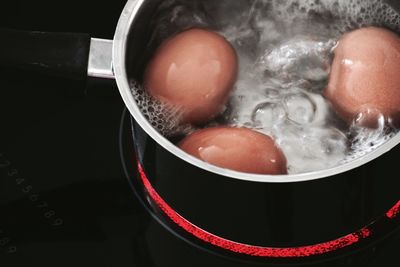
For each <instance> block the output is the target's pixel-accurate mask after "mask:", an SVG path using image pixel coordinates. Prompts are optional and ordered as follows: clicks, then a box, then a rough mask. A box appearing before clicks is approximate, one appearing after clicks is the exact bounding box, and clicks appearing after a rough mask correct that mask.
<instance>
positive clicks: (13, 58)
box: [0, 29, 114, 80]
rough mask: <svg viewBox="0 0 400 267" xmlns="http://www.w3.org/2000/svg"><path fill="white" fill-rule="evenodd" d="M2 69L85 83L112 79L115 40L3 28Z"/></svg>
mask: <svg viewBox="0 0 400 267" xmlns="http://www.w3.org/2000/svg"><path fill="white" fill-rule="evenodd" d="M0 36H1V41H0V66H2V67H6V68H15V69H22V70H28V71H35V72H39V73H43V74H47V75H51V76H58V77H63V78H68V79H74V80H85V79H86V78H87V76H88V74H89V76H93V77H101V78H113V76H114V75H113V72H112V63H111V58H112V55H111V50H112V41H110V40H102V39H94V38H93V39H91V38H90V36H89V34H85V33H49V32H39V31H20V30H11V29H0Z"/></svg>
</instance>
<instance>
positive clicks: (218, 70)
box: [144, 29, 238, 124]
mask: <svg viewBox="0 0 400 267" xmlns="http://www.w3.org/2000/svg"><path fill="white" fill-rule="evenodd" d="M237 68H238V62H237V56H236V52H235V50H234V49H233V47H232V46H231V45H230V43H229V42H228V41H227V40H225V38H224V37H222V36H221V35H219V34H217V33H215V32H212V31H208V30H204V29H190V30H187V31H184V32H181V33H179V34H177V35H175V36H173V37H171V38H170V39H168V40H166V41H165V42H164V43H163V44H162V45H161V46H160V47H159V48H158V49H157V51H156V52H155V54H154V56H153V58H152V60H151V61H150V63H149V64H148V66H147V69H146V71H145V76H144V85H145V87H146V89H147V91H148V92H149V93H150V95H152V96H153V97H155V98H156V99H158V100H160V101H161V102H162V103H166V104H168V105H172V106H173V107H176V108H178V109H179V111H180V112H181V115H182V117H181V120H182V122H183V123H193V124H201V123H204V122H206V121H208V120H210V119H212V118H214V117H215V116H216V115H217V114H218V113H220V112H221V111H222V110H223V109H224V107H225V104H226V102H227V100H228V96H229V93H230V91H231V89H232V87H233V85H234V82H235V80H236V75H237Z"/></svg>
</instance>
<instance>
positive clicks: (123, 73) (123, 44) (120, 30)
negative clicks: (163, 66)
mask: <svg viewBox="0 0 400 267" xmlns="http://www.w3.org/2000/svg"><path fill="white" fill-rule="evenodd" d="M145 1H146V0H128V2H127V3H126V5H125V7H124V9H123V11H122V14H121V17H120V19H119V21H118V25H117V28H116V31H115V35H114V43H113V69H114V74H115V79H116V82H117V85H118V89H119V91H120V94H121V96H122V99H123V101H124V102H125V105H126V106H127V108H128V110H129V112H130V114H131V115H132V117H133V118H134V119H135V121H136V122H137V123H138V124H139V125H140V127H141V128H142V129H143V130H144V131H145V132H146V133H147V134H148V135H149V136H150V137H151V138H152V139H153V140H155V141H156V142H157V143H158V144H159V145H160V146H162V147H163V148H164V149H166V150H167V151H168V152H170V153H172V154H173V155H175V156H176V157H178V158H180V159H181V160H184V161H186V162H187V163H188V164H192V165H194V166H197V167H198V168H201V169H203V170H206V171H210V172H213V173H215V174H218V175H221V176H224V177H227V178H232V179H238V180H243V181H252V182H263V183H292V182H304V181H312V180H317V179H322V178H328V177H331V176H335V175H338V174H341V173H344V172H347V171H350V170H352V169H355V168H357V167H360V166H362V165H364V164H366V163H368V162H370V161H372V160H374V159H376V158H378V157H380V156H381V155H383V154H385V153H387V152H389V151H390V150H391V149H393V148H394V147H395V146H396V145H397V144H398V143H400V133H397V134H396V135H395V136H394V137H392V138H391V139H390V140H388V141H386V142H385V143H384V144H383V145H381V146H380V147H378V148H376V149H375V150H374V151H372V152H370V153H367V154H366V155H364V156H362V157H360V158H357V159H354V160H352V161H350V162H348V163H344V164H341V165H339V166H336V167H332V168H329V169H324V170H319V171H313V172H307V173H299V174H286V175H261V174H250V173H242V172H237V171H233V170H229V169H224V168H221V167H217V166H214V165H212V164H209V163H207V162H204V161H202V160H200V159H198V158H195V157H193V156H191V155H189V154H187V153H186V152H184V151H182V150H181V149H179V148H178V147H177V146H175V145H174V144H172V143H171V142H170V141H169V140H168V139H166V138H165V137H164V136H163V135H161V134H160V133H159V132H158V131H157V130H155V129H154V128H153V127H152V126H151V125H150V123H149V122H148V121H147V120H146V118H145V117H144V116H143V114H142V113H141V111H140V109H139V107H138V106H137V104H136V101H135V99H134V98H133V95H132V93H131V89H130V86H129V82H128V76H127V70H126V48H127V40H128V36H129V34H134V33H130V28H131V25H132V24H133V23H134V20H135V18H136V16H137V14H138V12H139V11H140V8H141V7H142V5H143V4H144V2H145Z"/></svg>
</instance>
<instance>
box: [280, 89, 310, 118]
mask: <svg viewBox="0 0 400 267" xmlns="http://www.w3.org/2000/svg"><path fill="white" fill-rule="evenodd" d="M284 103H285V107H286V110H287V114H288V118H289V119H290V120H291V121H293V122H295V123H298V124H307V123H311V122H312V121H313V120H314V117H315V111H316V109H317V107H316V104H315V103H314V101H313V100H312V99H311V98H310V97H309V96H308V95H306V94H301V93H299V94H291V95H288V96H286V97H285V99H284Z"/></svg>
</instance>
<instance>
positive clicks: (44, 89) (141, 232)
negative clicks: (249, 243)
mask: <svg viewBox="0 0 400 267" xmlns="http://www.w3.org/2000/svg"><path fill="white" fill-rule="evenodd" d="M124 4H125V1H123V0H113V1H94V0H85V1H82V0H81V1H77V0H70V1H50V0H37V1H27V0H24V1H22V0H14V1H9V2H8V3H7V5H4V4H3V5H2V7H1V9H0V27H8V28H14V29H21V30H36V31H37V30H39V31H62V32H85V33H89V34H91V36H93V37H98V38H109V39H111V38H112V36H113V34H114V30H115V27H116V24H117V21H118V18H119V15H120V12H121V11H122V9H123V6H124ZM0 41H1V36H0ZM123 110H124V105H123V103H122V101H121V99H120V97H119V94H118V90H117V88H116V86H115V84H113V83H112V82H111V83H110V82H107V83H102V82H98V81H94V80H90V81H88V84H85V83H84V82H71V81H67V80H63V79H59V78H50V77H46V76H41V75H37V74H30V73H27V72H22V71H18V70H8V69H5V68H1V69H0V266H6V267H9V266H10V267H13V266H17V267H19V266H60V267H61V266H77V267H80V266H107V267H108V266H113V267H114V266H115V267H122V266H138V267H142V266H143V267H144V266H146V267H150V266H156V267H157V266H160V267H161V266H162V267H169V266H171V267H172V266H173V267H180V266H246V265H244V264H237V263H234V262H230V261H225V260H222V259H219V258H217V257H215V256H210V255H208V254H206V253H204V252H201V251H199V250H197V249H195V248H191V247H189V246H187V245H186V244H185V243H184V242H182V241H180V240H178V239H177V238H175V237H174V236H173V235H171V234H170V233H168V232H167V231H165V230H164V229H163V228H162V227H160V226H159V225H158V224H157V223H156V222H155V221H153V220H151V219H150V217H149V216H148V215H147V214H146V212H145V211H144V210H143V209H142V207H141V206H140V205H139V203H138V201H137V200H136V199H135V197H134V194H133V193H132V191H131V189H130V187H129V184H128V182H127V178H126V177H125V174H124V173H123V170H122V168H121V160H120V151H119V127H120V121H121V116H122V112H123ZM397 235H398V234H397ZM397 235H396V234H394V235H392V236H391V238H389V239H387V240H385V242H383V243H381V244H380V245H377V246H375V247H371V248H369V249H367V250H365V251H364V252H362V253H358V254H356V255H354V256H352V257H347V258H345V259H340V260H336V261H331V262H326V263H322V264H318V266H327V267H328V266H329V267H335V266H366V267H368V266H370V267H373V266H381V265H382V266H388V265H389V263H392V262H396V261H397V255H396V254H397V253H398V252H399V247H400V238H399V237H398V236H397ZM392 264H393V263H392ZM392 266H393V265H392Z"/></svg>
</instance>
